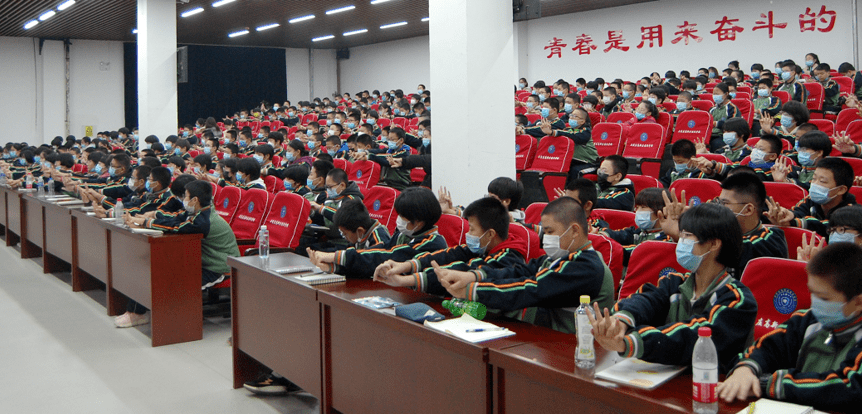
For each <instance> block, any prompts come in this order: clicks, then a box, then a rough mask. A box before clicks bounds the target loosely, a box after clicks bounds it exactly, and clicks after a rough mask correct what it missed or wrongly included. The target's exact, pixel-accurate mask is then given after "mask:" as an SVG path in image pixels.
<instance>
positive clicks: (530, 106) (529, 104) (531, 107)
mask: <svg viewBox="0 0 862 415" xmlns="http://www.w3.org/2000/svg"><path fill="white" fill-rule="evenodd" d="M527 108H529V109H533V103H532V102H530V101H527Z"/></svg>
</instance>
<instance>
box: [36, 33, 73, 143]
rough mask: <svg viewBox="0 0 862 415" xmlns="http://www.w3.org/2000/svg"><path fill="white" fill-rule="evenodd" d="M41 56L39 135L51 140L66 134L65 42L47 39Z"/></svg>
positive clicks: (44, 140)
mask: <svg viewBox="0 0 862 415" xmlns="http://www.w3.org/2000/svg"><path fill="white" fill-rule="evenodd" d="M40 57H41V59H38V58H37V60H36V62H37V66H38V67H39V75H40V76H41V82H36V85H37V88H38V89H40V92H41V93H40V94H39V95H37V96H38V97H39V100H40V101H41V105H40V107H39V108H38V109H39V110H41V111H39V112H38V113H37V118H38V119H40V120H42V122H41V123H39V125H37V137H42V139H43V141H42V142H45V143H47V142H50V140H52V139H53V138H54V137H56V136H58V135H59V136H63V137H64V138H65V136H66V57H65V53H64V46H63V42H61V41H56V40H53V41H51V40H49V41H45V43H44V45H43V46H42V55H41V56H40Z"/></svg>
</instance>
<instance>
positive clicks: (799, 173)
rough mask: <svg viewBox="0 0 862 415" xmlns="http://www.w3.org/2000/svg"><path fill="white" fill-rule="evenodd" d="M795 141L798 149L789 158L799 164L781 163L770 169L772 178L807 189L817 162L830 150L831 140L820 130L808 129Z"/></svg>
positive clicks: (826, 155) (827, 154)
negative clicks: (777, 166) (776, 167)
mask: <svg viewBox="0 0 862 415" xmlns="http://www.w3.org/2000/svg"><path fill="white" fill-rule="evenodd" d="M797 142H798V144H799V151H798V152H797V153H796V154H795V155H794V156H793V157H791V158H793V159H795V161H796V162H797V163H799V166H793V165H790V164H787V163H783V165H782V166H781V167H782V168H778V169H773V170H772V179H773V180H774V181H776V182H783V183H794V184H796V185H798V186H800V187H802V188H803V189H805V190H808V187H809V183H810V182H811V179H812V178H813V177H814V171H815V170H816V168H815V166H816V165H817V162H818V161H820V160H822V159H823V158H824V157H828V156H829V154H830V153H831V152H832V141H831V140H830V139H829V136H827V135H826V133H824V132H822V131H809V132H807V133H805V134H804V135H802V137H800V138H799V140H798V141H797Z"/></svg>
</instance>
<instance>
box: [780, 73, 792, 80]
mask: <svg viewBox="0 0 862 415" xmlns="http://www.w3.org/2000/svg"><path fill="white" fill-rule="evenodd" d="M791 77H793V73H792V72H782V73H781V79H783V80H785V81H789V80H790V78H791Z"/></svg>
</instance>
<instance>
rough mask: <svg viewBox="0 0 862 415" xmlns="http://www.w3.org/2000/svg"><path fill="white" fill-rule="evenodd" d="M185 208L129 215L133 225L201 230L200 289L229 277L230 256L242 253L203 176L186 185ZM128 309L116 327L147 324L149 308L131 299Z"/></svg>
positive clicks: (186, 231) (128, 221)
mask: <svg viewBox="0 0 862 415" xmlns="http://www.w3.org/2000/svg"><path fill="white" fill-rule="evenodd" d="M182 193H183V198H182V205H183V211H182V212H181V213H180V214H178V215H176V216H173V217H164V218H162V217H157V218H155V219H146V218H127V219H126V224H127V225H129V226H130V227H133V228H148V229H157V230H160V231H162V232H166V233H178V234H195V233H197V234H202V235H203V239H202V240H201V254H200V255H201V268H202V269H201V289H206V288H209V287H211V286H213V285H215V284H218V283H220V282H222V281H224V280H225V279H226V278H229V273H230V267H229V266H228V265H227V258H228V257H230V256H234V257H235V256H239V248H238V246H237V242H236V237H235V236H234V233H233V231H232V230H231V228H230V225H228V223H227V222H225V220H224V219H222V217H221V216H220V215H219V214H218V212H217V211H216V210H215V209H213V208H212V196H213V195H212V186H211V185H210V184H209V183H208V182H206V181H203V180H196V181H191V182H188V183H186V184H184V185H183V190H182ZM127 310H128V311H127V312H126V313H125V314H123V315H121V316H118V317H116V318H115V320H114V323H115V324H116V326H117V327H120V328H125V327H132V326H137V325H141V324H146V323H147V322H148V321H149V318H148V317H147V316H146V314H145V313H146V311H147V309H146V308H144V307H143V306H141V305H140V304H137V303H135V302H134V301H130V303H129V306H128V308H127Z"/></svg>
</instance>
